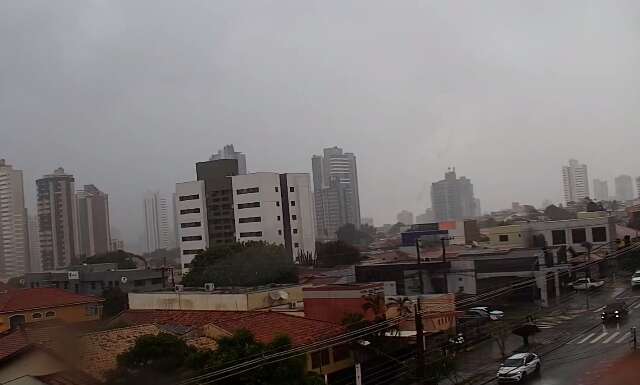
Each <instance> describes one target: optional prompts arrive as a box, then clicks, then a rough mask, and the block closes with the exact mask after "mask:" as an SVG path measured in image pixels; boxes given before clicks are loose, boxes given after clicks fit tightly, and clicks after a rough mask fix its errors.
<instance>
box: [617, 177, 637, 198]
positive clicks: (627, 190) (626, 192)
mask: <svg viewBox="0 0 640 385" xmlns="http://www.w3.org/2000/svg"><path fill="white" fill-rule="evenodd" d="M615 185H616V199H617V200H619V201H623V202H626V201H630V200H632V199H633V196H634V194H633V179H632V178H631V177H630V176H629V175H619V176H617V177H616V179H615Z"/></svg>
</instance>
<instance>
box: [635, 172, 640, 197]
mask: <svg viewBox="0 0 640 385" xmlns="http://www.w3.org/2000/svg"><path fill="white" fill-rule="evenodd" d="M636 193H637V194H638V195H636V196H637V197H638V198H640V176H639V177H637V178H636Z"/></svg>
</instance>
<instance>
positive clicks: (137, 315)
mask: <svg viewBox="0 0 640 385" xmlns="http://www.w3.org/2000/svg"><path fill="white" fill-rule="evenodd" d="M114 322H115V323H118V322H123V323H125V324H128V325H140V324H148V323H155V324H159V325H162V324H169V325H171V324H175V325H181V326H188V327H193V328H197V327H202V326H205V325H208V324H213V325H215V326H218V327H219V328H221V329H223V330H226V331H228V332H231V333H233V332H235V331H236V330H239V329H247V330H249V331H251V332H252V333H253V334H254V335H255V337H256V339H258V340H259V341H261V342H265V343H268V342H271V341H272V340H273V338H274V337H275V336H277V335H279V334H286V335H288V336H289V337H291V340H292V342H293V345H294V346H299V345H304V344H308V343H311V342H316V341H320V340H323V339H326V338H330V337H334V336H337V335H339V334H342V333H344V332H345V328H344V327H343V326H341V325H336V324H333V323H331V322H326V321H319V320H314V319H309V318H304V317H297V316H293V315H288V314H283V313H279V312H268V311H216V310H127V311H125V312H123V313H122V314H121V315H120V316H119V317H118V318H117V319H116V320H114Z"/></svg>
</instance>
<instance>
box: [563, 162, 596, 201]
mask: <svg viewBox="0 0 640 385" xmlns="http://www.w3.org/2000/svg"><path fill="white" fill-rule="evenodd" d="M562 184H563V189H564V201H565V203H568V202H579V201H580V200H582V199H584V198H587V197H589V175H588V173H587V165H585V164H580V163H579V162H578V161H577V160H575V159H570V160H569V165H568V166H563V167H562Z"/></svg>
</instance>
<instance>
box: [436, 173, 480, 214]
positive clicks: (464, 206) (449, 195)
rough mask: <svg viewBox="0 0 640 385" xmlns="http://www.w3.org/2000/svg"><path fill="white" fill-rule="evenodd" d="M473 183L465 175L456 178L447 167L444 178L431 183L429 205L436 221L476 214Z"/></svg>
mask: <svg viewBox="0 0 640 385" xmlns="http://www.w3.org/2000/svg"><path fill="white" fill-rule="evenodd" d="M475 205H476V202H475V197H474V195H473V184H471V181H470V180H469V179H467V178H466V177H464V176H462V177H460V178H458V177H457V176H456V170H455V168H454V169H449V171H447V172H446V173H445V174H444V179H442V180H440V181H438V182H434V183H432V184H431V207H432V209H433V215H434V217H435V220H436V221H451V220H462V219H466V218H473V217H474V216H475V214H476V207H475Z"/></svg>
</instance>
